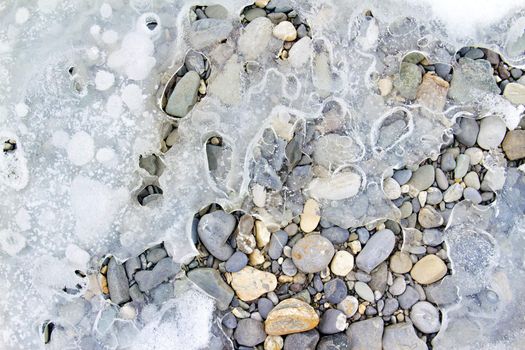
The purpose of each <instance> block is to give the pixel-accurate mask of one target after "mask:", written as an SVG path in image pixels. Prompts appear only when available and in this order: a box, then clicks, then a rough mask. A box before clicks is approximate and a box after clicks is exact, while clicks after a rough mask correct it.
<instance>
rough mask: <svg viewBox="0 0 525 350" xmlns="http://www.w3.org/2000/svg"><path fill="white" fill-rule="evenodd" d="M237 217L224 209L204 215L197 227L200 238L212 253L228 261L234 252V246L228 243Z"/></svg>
mask: <svg viewBox="0 0 525 350" xmlns="http://www.w3.org/2000/svg"><path fill="white" fill-rule="evenodd" d="M236 223H237V221H236V220H235V217H234V216H233V215H231V214H229V213H226V212H225V211H222V210H217V211H214V212H212V213H209V214H206V215H204V216H203V217H202V218H201V219H200V221H199V225H198V227H197V233H198V235H199V238H200V240H201V242H202V244H204V246H205V247H206V249H208V251H209V252H210V254H211V255H213V256H214V257H216V258H217V259H219V260H223V261H226V260H228V258H229V257H230V256H232V254H233V248H232V247H231V246H230V245H229V244H228V243H227V240H228V238H229V237H230V235H231V234H232V232H233V230H234V229H235V225H236Z"/></svg>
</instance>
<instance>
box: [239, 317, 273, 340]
mask: <svg viewBox="0 0 525 350" xmlns="http://www.w3.org/2000/svg"><path fill="white" fill-rule="evenodd" d="M233 337H234V338H235V340H237V343H239V344H240V345H244V346H255V345H257V344H260V343H262V342H263V341H264V339H266V333H265V332H264V327H263V323H262V322H261V321H257V320H254V319H253V318H245V319H242V320H240V321H239V323H238V324H237V329H235V333H234V334H233Z"/></svg>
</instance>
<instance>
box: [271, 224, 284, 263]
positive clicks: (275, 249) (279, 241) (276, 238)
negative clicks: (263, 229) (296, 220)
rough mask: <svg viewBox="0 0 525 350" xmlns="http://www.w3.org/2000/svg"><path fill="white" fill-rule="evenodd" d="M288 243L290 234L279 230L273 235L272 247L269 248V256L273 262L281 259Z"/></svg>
mask: <svg viewBox="0 0 525 350" xmlns="http://www.w3.org/2000/svg"><path fill="white" fill-rule="evenodd" d="M286 243H288V234H287V233H286V232H284V231H282V230H279V231H277V232H275V233H273V234H272V237H271V238H270V246H269V248H268V255H269V256H270V258H272V259H273V260H277V259H279V257H280V256H281V254H282V253H283V248H284V246H285V245H286Z"/></svg>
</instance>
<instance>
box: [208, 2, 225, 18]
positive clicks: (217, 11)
mask: <svg viewBox="0 0 525 350" xmlns="http://www.w3.org/2000/svg"><path fill="white" fill-rule="evenodd" d="M204 13H205V14H206V16H208V17H209V18H217V19H226V18H228V10H226V9H225V8H224V7H223V6H221V5H211V6H208V7H206V9H204Z"/></svg>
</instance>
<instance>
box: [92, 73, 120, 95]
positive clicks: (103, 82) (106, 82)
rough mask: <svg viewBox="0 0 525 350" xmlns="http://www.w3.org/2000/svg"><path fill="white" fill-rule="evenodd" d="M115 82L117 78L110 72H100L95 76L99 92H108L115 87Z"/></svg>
mask: <svg viewBox="0 0 525 350" xmlns="http://www.w3.org/2000/svg"><path fill="white" fill-rule="evenodd" d="M114 82H115V76H114V75H113V74H112V73H110V72H106V71H103V70H100V71H98V72H97V75H96V76H95V86H96V88H97V90H100V91H105V90H108V89H109V88H110V87H112V86H113V83H114Z"/></svg>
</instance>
